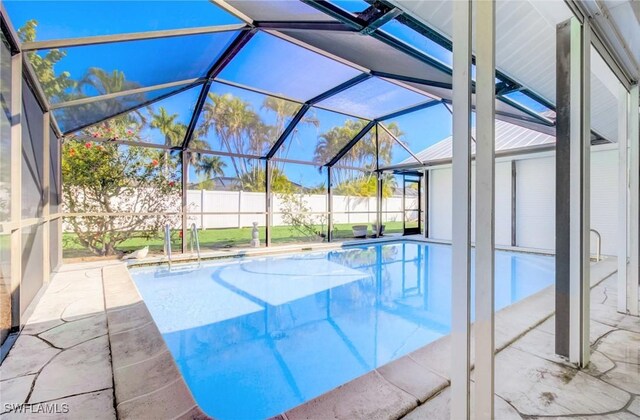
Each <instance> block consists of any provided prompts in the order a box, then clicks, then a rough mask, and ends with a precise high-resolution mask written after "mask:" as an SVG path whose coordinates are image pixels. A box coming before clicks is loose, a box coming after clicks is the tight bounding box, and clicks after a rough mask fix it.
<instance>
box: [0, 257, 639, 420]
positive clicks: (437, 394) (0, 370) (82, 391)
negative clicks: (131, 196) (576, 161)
mask: <svg viewBox="0 0 640 420" xmlns="http://www.w3.org/2000/svg"><path fill="white" fill-rule="evenodd" d="M111 264H113V263H111ZM116 264H118V263H116ZM102 265H104V264H101V265H98V264H88V265H87V264H84V265H83V264H75V265H68V266H65V267H64V268H63V269H62V270H61V272H60V273H58V274H57V275H56V276H55V278H54V279H53V280H52V282H51V284H50V285H49V287H48V289H47V290H46V292H45V293H44V295H43V297H42V299H41V300H40V302H39V303H38V305H37V306H36V308H35V310H34V312H33V315H32V316H31V317H30V319H29V320H28V322H27V325H26V326H25V328H24V330H23V332H22V334H21V335H20V337H19V338H18V340H17V341H16V343H15V345H14V347H13V349H12V350H11V351H10V353H9V355H8V356H7V358H6V359H5V361H4V362H3V363H2V365H1V366H0V395H1V401H2V406H1V407H0V412H1V414H0V417H2V419H5V418H7V419H9V418H42V417H45V416H47V415H45V414H21V413H18V412H15V411H11V410H7V409H6V408H5V404H24V403H26V404H34V405H37V404H39V403H47V404H63V403H66V404H67V405H68V413H66V414H63V415H60V414H55V413H54V414H49V416H50V417H52V418H53V417H56V418H61V417H62V418H70V419H75V418H77V419H87V418H92V419H113V418H117V414H116V413H117V412H118V413H120V415H121V416H122V412H123V410H122V408H123V407H118V410H116V403H115V402H116V397H115V396H116V395H122V392H125V391H126V390H124V389H121V388H120V387H118V389H116V392H114V379H113V377H114V376H113V368H112V350H113V349H112V346H113V343H112V342H111V341H110V340H109V333H111V335H112V340H113V335H114V334H120V332H118V331H109V330H108V327H107V311H108V310H109V306H110V303H109V299H107V308H106V309H107V311H106V310H105V294H104V284H103V283H104V282H103V274H102V273H103V270H102ZM111 271H112V270H110V269H107V270H104V272H105V273H109V272H111ZM615 279H616V276H615V275H613V276H611V277H609V278H608V279H606V280H605V281H603V282H602V283H600V284H599V285H598V286H596V287H595V288H593V289H592V299H591V300H592V303H591V305H592V307H591V315H592V323H591V333H592V337H591V342H592V346H593V350H594V351H593V356H592V363H591V365H590V367H589V369H586V370H577V369H575V368H573V367H572V366H571V365H570V364H568V363H567V362H566V361H564V360H563V359H561V358H559V357H558V356H556V355H555V354H554V353H553V340H554V325H553V322H554V320H553V317H551V318H549V319H547V320H546V321H544V322H543V323H541V324H540V325H538V326H537V327H536V328H534V329H533V330H531V331H529V332H528V333H527V334H525V335H524V336H522V337H521V338H519V339H518V340H516V341H515V342H513V343H511V344H510V345H509V346H507V347H506V348H505V349H504V350H502V351H501V352H500V353H498V355H497V356H496V418H498V419H509V418H536V417H563V416H567V417H585V418H612V419H613V418H615V419H627V418H629V419H631V418H638V417H640V319H639V318H635V317H630V316H626V315H622V314H618V313H617V312H616V310H615V303H616V293H615V291H616V289H615V288H616V284H615V281H616V280H615ZM107 298H108V296H107ZM135 309H136V307H132V311H134V310H135ZM122 313H124V312H122ZM132 313H133V312H132ZM532 316H533V315H532ZM509 318H515V317H509ZM112 319H113V313H112V312H109V325H111V324H112V323H113V322H112ZM132 319H133V318H132ZM503 319H506V318H502V317H496V323H497V325H496V333H497V334H499V331H500V330H501V329H503V330H504V329H506V328H508V327H507V326H506V325H504V324H503V325H501V322H503ZM536 319H538V318H536ZM111 326H112V327H113V328H115V327H116V326H117V324H114V325H111ZM505 345H506V343H505ZM116 350H118V349H116ZM119 352H120V350H118V351H116V353H119ZM120 353H121V352H120ZM425 354H426V352H425ZM429 354H431V355H432V356H433V355H434V354H437V353H434V349H431V351H430V352H429ZM116 356H118V355H117V354H116ZM125 356H126V354H125ZM118 357H121V356H118ZM440 357H441V359H442V360H440V361H438V360H435V361H434V360H433V358H431V359H430V360H427V359H426V358H421V357H420V351H418V352H416V354H412V355H411V356H410V357H408V358H402V359H399V360H398V361H396V362H393V363H391V364H389V365H387V366H384V367H382V368H380V369H378V370H376V371H374V372H371V373H369V374H367V375H365V376H363V377H361V378H358V379H356V380H355V381H353V382H352V383H349V384H347V385H345V386H344V388H345V389H344V390H343V391H342V394H341V398H343V402H344V404H340V406H334V407H333V409H332V410H331V411H327V410H326V408H327V407H326V405H325V402H326V400H327V398H325V399H324V400H323V397H325V396H322V397H319V398H318V399H317V401H316V400H314V401H312V402H310V403H308V404H306V405H305V406H303V407H305V409H302V407H300V408H299V409H294V410H291V411H289V412H287V414H286V417H287V418H288V419H289V420H291V419H292V418H298V417H300V418H353V417H354V416H355V417H357V416H358V413H360V414H361V416H360V417H367V418H372V417H374V418H397V417H400V416H402V415H406V416H405V417H406V418H410V419H418V418H433V419H440V418H442V419H448V418H449V387H448V378H447V377H446V372H443V371H442V370H439V369H436V368H434V366H437V365H439V364H440V365H443V366H444V365H448V363H450V362H448V360H449V358H448V354H441V355H440ZM116 362H117V360H116ZM428 362H430V363H428ZM394 364H396V366H392V365H394ZM399 365H403V366H399ZM404 365H406V366H404ZM119 369H120V368H119ZM170 370H171V369H170ZM401 372H406V373H407V374H406V375H404V374H403V375H400V376H398V373H401ZM411 372H414V373H415V372H418V373H420V374H419V375H418V374H411ZM424 372H427V373H428V374H427V375H423V373H424ZM116 383H118V381H117V380H116ZM359 383H360V385H361V384H364V385H363V386H364V387H365V388H371V393H370V397H371V398H374V399H375V398H388V399H389V400H393V401H395V402H396V403H395V404H394V406H395V407H394V409H393V410H390V411H378V412H376V413H375V415H373V416H372V415H371V412H370V411H368V410H367V409H366V404H367V403H366V401H367V398H364V396H363V395H362V393H360V392H359V390H360V389H361V387H360V386H359ZM389 384H393V389H394V392H391V393H389V390H390V387H389ZM119 389H120V391H118V390H119ZM349 389H352V390H353V391H356V390H358V392H357V393H355V394H354V393H352V394H351V395H350V394H349ZM430 390H434V391H433V392H430ZM345 391H346V392H345ZM331 394H333V392H331V393H329V394H326V395H327V396H330V395H331ZM415 395H424V396H425V398H416V397H415ZM427 395H428V397H426V396H427ZM167 398H170V397H167ZM328 399H330V397H328ZM349 401H351V402H349ZM373 402H374V401H369V403H370V404H371V403H373ZM357 406H360V408H363V410H361V411H358V407H357ZM314 407H315V409H316V410H314ZM341 407H342V408H341ZM354 410H355V411H354ZM407 413H408V414H407ZM139 414H140V413H139ZM201 415H202V413H201V412H199V411H198V410H194V411H193V415H191V414H187V417H194V416H201ZM170 417H175V416H170ZM154 418H161V417H157V416H156V417H154Z"/></svg>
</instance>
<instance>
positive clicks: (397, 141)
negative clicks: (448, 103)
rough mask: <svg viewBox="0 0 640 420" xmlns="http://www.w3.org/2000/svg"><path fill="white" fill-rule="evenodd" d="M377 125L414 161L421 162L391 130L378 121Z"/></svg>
mask: <svg viewBox="0 0 640 420" xmlns="http://www.w3.org/2000/svg"><path fill="white" fill-rule="evenodd" d="M438 103H439V102H438ZM378 126H379V127H380V128H382V129H383V130H384V131H386V132H387V134H388V135H389V136H391V138H392V139H393V140H395V142H396V143H398V145H400V147H402V148H403V149H404V150H406V151H407V153H409V154H410V155H411V157H412V158H414V159H415V160H416V162H418V163H422V161H421V160H420V158H419V157H418V156H416V155H415V154H414V153H413V152H412V151H411V149H409V148H408V147H407V145H406V144H404V143H403V142H401V141H400V139H399V138H397V137H396V136H395V135H394V134H393V133H392V132H391V131H390V130H389V129H388V128H387V127H385V126H384V125H383V124H382V123H381V122H380V121H378Z"/></svg>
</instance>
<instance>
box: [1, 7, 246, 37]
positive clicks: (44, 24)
mask: <svg viewBox="0 0 640 420" xmlns="http://www.w3.org/2000/svg"><path fill="white" fill-rule="evenodd" d="M3 3H4V5H5V7H6V9H7V11H8V13H9V16H10V17H11V20H12V23H13V25H14V27H15V28H16V30H17V29H18V28H20V27H22V26H23V25H24V24H25V23H26V22H27V21H28V20H30V19H35V20H37V21H38V39H39V40H50V39H61V38H77V37H85V36H94V35H109V34H121V33H130V32H145V31H156V30H164V29H180V28H195V27H200V26H216V25H227V24H235V23H242V22H241V21H240V20H239V19H238V18H236V17H235V16H233V15H231V14H229V13H227V12H225V11H224V10H222V9H220V8H219V7H217V6H215V5H214V4H213V3H211V2H210V1H208V0H188V1H153V0H147V1H90V0H84V1H22V0H7V1H4V2H3Z"/></svg>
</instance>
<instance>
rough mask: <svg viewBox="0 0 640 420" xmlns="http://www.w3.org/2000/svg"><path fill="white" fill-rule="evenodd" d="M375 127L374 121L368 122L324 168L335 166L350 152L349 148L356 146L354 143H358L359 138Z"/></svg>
mask: <svg viewBox="0 0 640 420" xmlns="http://www.w3.org/2000/svg"><path fill="white" fill-rule="evenodd" d="M375 125H376V122H375V121H369V123H368V124H367V125H365V126H364V128H363V129H362V130H360V132H359V133H358V134H356V136H355V137H354V138H352V139H351V141H350V142H349V143H347V144H346V145H345V146H344V147H343V148H342V149H341V150H340V151H339V152H338V154H336V155H335V156H334V157H333V159H331V161H330V162H329V163H327V164H326V165H325V166H328V167H332V166H333V165H335V164H336V163H338V162H339V161H340V159H342V157H343V156H344V155H346V154H347V153H348V152H349V150H351V148H352V147H353V146H355V145H356V143H358V142H359V141H360V139H361V138H363V137H364V136H365V135H366V134H367V133H368V132H369V130H371V128H372V127H373V126H375Z"/></svg>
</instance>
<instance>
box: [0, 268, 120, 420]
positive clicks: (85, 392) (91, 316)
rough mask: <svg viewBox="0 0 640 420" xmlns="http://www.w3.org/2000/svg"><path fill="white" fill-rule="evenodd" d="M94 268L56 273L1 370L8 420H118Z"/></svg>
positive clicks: (98, 274) (0, 396) (98, 271)
mask: <svg viewBox="0 0 640 420" xmlns="http://www.w3.org/2000/svg"><path fill="white" fill-rule="evenodd" d="M89 266H90V267H93V268H89V269H87V268H85V267H88V265H86V264H78V265H68V266H64V267H63V269H62V270H61V272H59V273H57V274H56V276H55V277H54V278H53V280H52V281H51V283H50V285H49V287H48V288H47V290H46V291H45V293H44V294H43V296H42V298H41V300H40V302H38V305H37V306H36V307H35V309H34V311H33V314H32V315H31V317H30V318H29V319H28V321H27V323H26V325H25V327H24V329H23V331H22V333H21V335H20V336H19V337H18V340H17V341H16V343H15V344H14V346H13V348H12V349H11V351H10V352H9V354H8V355H7V357H6V359H5V360H4V362H3V363H2V365H1V366H0V400H1V401H2V404H1V406H0V413H2V414H0V417H1V418H2V419H3V420H4V419H10V418H20V419H24V418H35V419H40V418H46V417H50V418H66V419H115V418H116V414H115V409H114V405H113V395H114V394H113V380H112V370H111V356H110V350H109V339H108V336H107V322H106V316H105V308H104V296H103V291H102V274H101V269H100V268H99V267H98V266H97V265H96V264H91V265H89ZM20 404H22V406H19V407H18V406H16V405H20ZM21 410H22V412H21ZM46 412H48V413H46Z"/></svg>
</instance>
